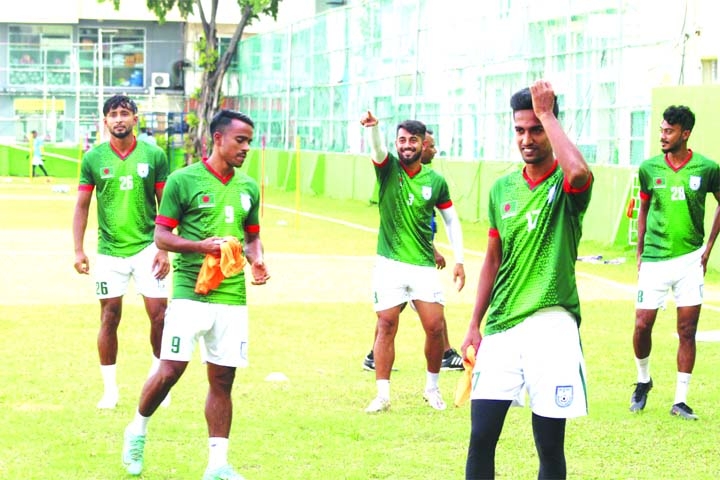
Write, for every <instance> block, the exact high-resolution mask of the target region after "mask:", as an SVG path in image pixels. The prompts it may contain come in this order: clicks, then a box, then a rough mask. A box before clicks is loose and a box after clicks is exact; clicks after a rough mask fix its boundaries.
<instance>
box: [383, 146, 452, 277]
mask: <svg viewBox="0 0 720 480" xmlns="http://www.w3.org/2000/svg"><path fill="white" fill-rule="evenodd" d="M373 165H374V166H375V175H376V176H377V181H378V183H379V185H380V193H379V202H378V209H379V211H380V231H379V234H378V245H377V254H378V255H380V256H383V257H386V258H389V259H391V260H396V261H398V262H404V263H409V264H412V265H422V266H429V267H434V266H435V256H434V255H433V246H432V241H433V228H432V223H433V210H434V208H436V207H437V208H438V209H440V210H443V209H446V208H450V207H451V206H452V200H451V199H450V191H449V189H448V185H447V182H446V181H445V179H444V178H443V177H442V176H441V175H440V174H439V173H437V172H435V171H434V170H432V169H431V168H428V167H427V166H425V165H422V166H421V168H420V170H419V171H418V172H416V173H415V174H413V175H410V174H409V173H408V172H407V171H406V170H405V168H404V167H403V165H402V164H401V163H400V161H399V160H398V159H397V158H395V157H394V156H393V155H391V154H388V156H387V157H385V160H384V161H383V162H382V163H379V164H377V163H373Z"/></svg>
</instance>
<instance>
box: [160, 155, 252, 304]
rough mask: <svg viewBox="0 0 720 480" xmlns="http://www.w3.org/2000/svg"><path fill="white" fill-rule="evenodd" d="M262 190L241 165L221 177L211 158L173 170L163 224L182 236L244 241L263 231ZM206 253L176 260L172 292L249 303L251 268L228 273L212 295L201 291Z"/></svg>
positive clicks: (162, 212) (179, 256) (183, 255)
mask: <svg viewBox="0 0 720 480" xmlns="http://www.w3.org/2000/svg"><path fill="white" fill-rule="evenodd" d="M259 207H260V190H259V188H258V185H257V182H255V180H254V179H252V178H250V177H249V176H247V175H245V174H243V173H240V172H238V171H235V173H234V174H233V175H231V176H229V177H226V178H221V177H220V175H219V174H218V173H217V172H215V171H214V170H212V168H211V167H210V166H209V165H208V164H207V163H205V162H198V163H194V164H192V165H189V166H187V167H184V168H182V169H180V170H176V171H175V172H173V173H172V174H171V175H170V177H168V181H167V185H166V186H165V191H164V192H163V197H162V202H160V215H159V216H158V218H157V223H158V225H164V226H166V227H169V228H176V227H177V232H178V235H180V236H181V237H183V238H185V239H188V240H194V241H200V240H205V239H206V238H209V237H225V236H233V237H236V238H237V239H238V240H240V242H241V243H243V242H244V238H245V232H248V233H258V232H259V231H260V222H259V216H258V211H259ZM204 259H205V254H202V253H178V254H176V255H175V259H174V261H173V262H174V264H173V293H172V298H183V299H188V300H196V301H200V302H208V303H222V304H225V305H246V304H247V303H246V295H245V274H244V272H240V274H239V275H236V276H234V277H229V278H226V279H225V280H223V281H222V283H221V284H220V286H219V287H218V288H216V289H215V290H211V291H210V292H209V293H208V294H207V295H201V294H199V293H195V284H196V282H197V278H198V274H199V273H200V267H201V266H202V263H203V260H204Z"/></svg>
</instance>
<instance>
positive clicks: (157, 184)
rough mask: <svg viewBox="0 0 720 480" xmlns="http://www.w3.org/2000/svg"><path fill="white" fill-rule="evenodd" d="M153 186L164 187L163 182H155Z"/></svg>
mask: <svg viewBox="0 0 720 480" xmlns="http://www.w3.org/2000/svg"><path fill="white" fill-rule="evenodd" d="M155 188H160V189H163V188H165V182H156V183H155Z"/></svg>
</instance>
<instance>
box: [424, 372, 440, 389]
mask: <svg viewBox="0 0 720 480" xmlns="http://www.w3.org/2000/svg"><path fill="white" fill-rule="evenodd" d="M439 379H440V374H439V373H430V372H427V373H426V375H425V391H428V390H435V389H436V388H438V380H439Z"/></svg>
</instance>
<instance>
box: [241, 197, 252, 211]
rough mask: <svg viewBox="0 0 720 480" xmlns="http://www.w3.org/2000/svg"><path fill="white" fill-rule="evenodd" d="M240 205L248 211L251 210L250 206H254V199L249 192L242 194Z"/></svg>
mask: <svg viewBox="0 0 720 480" xmlns="http://www.w3.org/2000/svg"><path fill="white" fill-rule="evenodd" d="M240 206H242V208H243V210H245V211H246V212H249V211H250V207H252V199H251V198H250V195H248V194H247V193H241V194H240Z"/></svg>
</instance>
